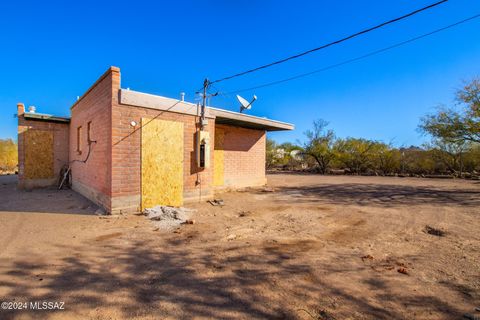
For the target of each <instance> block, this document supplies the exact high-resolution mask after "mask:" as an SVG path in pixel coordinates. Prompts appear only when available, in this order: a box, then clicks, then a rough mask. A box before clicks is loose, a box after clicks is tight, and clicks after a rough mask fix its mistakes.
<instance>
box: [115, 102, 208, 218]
mask: <svg viewBox="0 0 480 320" xmlns="http://www.w3.org/2000/svg"><path fill="white" fill-rule="evenodd" d="M113 101H114V102H113V111H112V139H113V148H112V159H113V164H112V197H113V198H112V205H113V208H114V209H115V210H114V212H122V211H125V212H130V211H135V210H138V209H139V207H140V204H141V147H140V146H141V129H140V126H141V119H142V118H150V119H152V118H156V119H162V120H170V121H179V122H182V123H183V125H184V169H183V176H184V181H183V185H184V201H186V202H188V201H190V200H198V199H199V196H200V192H201V195H202V198H209V197H211V196H212V195H213V191H212V188H211V186H212V179H213V175H212V168H213V159H212V160H211V161H212V163H211V165H210V168H206V169H199V168H197V166H196V158H195V149H194V146H195V132H196V130H197V127H196V123H197V122H198V117H195V116H192V115H187V114H181V113H175V112H169V111H161V110H156V109H150V108H143V107H137V106H129V105H124V104H120V103H119V101H118V95H116V96H114V97H113ZM132 121H135V122H136V123H137V126H136V127H132V126H131V125H130V123H131V122H132ZM147 125H148V124H147ZM214 129H215V125H214V121H213V119H211V120H210V123H209V124H208V126H207V130H208V131H209V132H210V137H211V140H212V141H213V137H214ZM211 150H212V152H211V157H212V158H213V147H211ZM159 151H160V152H161V150H159ZM167 152H168V151H167ZM198 179H200V180H201V181H202V183H201V184H197V183H196V182H197V180H198Z"/></svg>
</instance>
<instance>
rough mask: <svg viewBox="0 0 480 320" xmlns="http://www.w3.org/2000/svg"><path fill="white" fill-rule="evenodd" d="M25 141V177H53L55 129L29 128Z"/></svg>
mask: <svg viewBox="0 0 480 320" xmlns="http://www.w3.org/2000/svg"><path fill="white" fill-rule="evenodd" d="M24 141H25V178H26V179H49V178H53V177H54V172H53V131H47V130H34V129H29V130H27V131H26V132H25V139H24Z"/></svg>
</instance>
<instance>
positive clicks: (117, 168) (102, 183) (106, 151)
mask: <svg viewBox="0 0 480 320" xmlns="http://www.w3.org/2000/svg"><path fill="white" fill-rule="evenodd" d="M120 94H121V90H120V70H119V69H118V68H115V67H112V68H110V69H109V70H107V72H106V73H105V74H103V75H102V76H101V77H100V78H99V79H98V80H97V81H96V82H95V83H94V84H93V85H92V87H91V88H90V89H88V90H87V92H86V93H85V94H84V95H83V96H82V97H81V98H80V99H79V100H78V101H77V102H76V103H75V104H74V105H73V106H72V107H71V122H70V126H68V124H58V125H57V124H52V123H48V122H44V123H41V124H40V123H39V124H35V125H38V126H46V127H48V128H51V129H52V130H56V134H55V139H56V140H55V141H56V143H55V146H56V147H55V153H56V155H55V158H57V154H58V158H59V159H62V161H59V163H58V165H57V164H56V167H55V172H59V170H60V167H61V165H63V164H65V163H67V162H68V161H69V162H70V164H71V169H72V187H73V189H74V190H76V191H78V192H79V193H81V194H83V195H84V196H85V197H87V198H89V199H90V200H92V201H93V202H95V203H97V204H98V205H100V206H102V207H103V208H105V210H106V211H108V212H111V213H123V212H134V211H138V210H140V206H141V182H142V181H141V174H142V172H141V170H142V168H141V167H142V163H141V161H142V159H141V154H142V152H141V150H142V149H141V125H142V118H148V119H153V118H155V119H162V120H170V121H180V122H182V123H183V127H184V145H183V148H184V159H183V160H184V177H183V179H184V181H183V188H184V190H183V198H184V201H189V200H198V199H200V197H201V198H211V197H212V196H213V191H214V190H213V168H214V165H215V159H214V152H213V149H214V137H215V128H216V127H218V128H221V129H222V130H223V131H224V133H225V134H224V182H225V186H227V187H229V186H230V187H243V186H253V185H262V184H264V183H265V139H266V135H265V130H255V129H245V128H240V127H234V126H230V125H219V124H217V125H216V124H215V119H214V116H211V115H209V116H208V117H209V119H208V120H209V123H208V125H207V126H206V130H208V132H209V134H210V140H211V142H210V150H211V152H210V166H209V167H208V168H203V169H202V168H198V167H197V164H196V157H195V155H196V153H195V152H196V150H195V145H196V142H195V133H196V132H197V131H198V127H197V126H198V122H199V117H198V116H196V115H195V114H192V113H191V112H190V113H189V112H183V111H182V109H178V108H177V109H176V110H175V112H172V110H170V111H167V110H162V107H158V106H157V107H155V106H152V107H149V106H150V104H148V105H147V106H145V107H140V106H138V105H129V104H126V103H125V102H123V103H121V102H120ZM122 101H123V100H122ZM172 101H173V100H172ZM182 108H183V107H182ZM132 121H133V122H134V123H135V125H133V126H132ZM147 125H148V124H147ZM24 126H25V123H24V120H22V119H21V117H19V130H21V128H23V127H24ZM22 130H23V129H22ZM67 136H69V138H68V139H67ZM61 139H63V140H61ZM89 139H90V140H89ZM62 141H63V142H62ZM57 142H58V147H57ZM21 152H22V150H21V137H20V136H19V155H20V158H19V163H20V177H21V164H22V158H21Z"/></svg>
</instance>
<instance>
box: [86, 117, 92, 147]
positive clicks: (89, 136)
mask: <svg viewBox="0 0 480 320" xmlns="http://www.w3.org/2000/svg"><path fill="white" fill-rule="evenodd" d="M91 133H92V121H88V123H87V141H88V143H90V142H92V134H91Z"/></svg>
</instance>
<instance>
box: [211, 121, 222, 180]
mask: <svg viewBox="0 0 480 320" xmlns="http://www.w3.org/2000/svg"><path fill="white" fill-rule="evenodd" d="M224 140H225V132H224V131H223V129H220V128H215V147H214V151H213V157H214V160H213V161H214V164H213V166H214V167H213V185H214V186H223V184H224V171H225V170H224V160H225V157H224V151H223V150H224Z"/></svg>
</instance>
